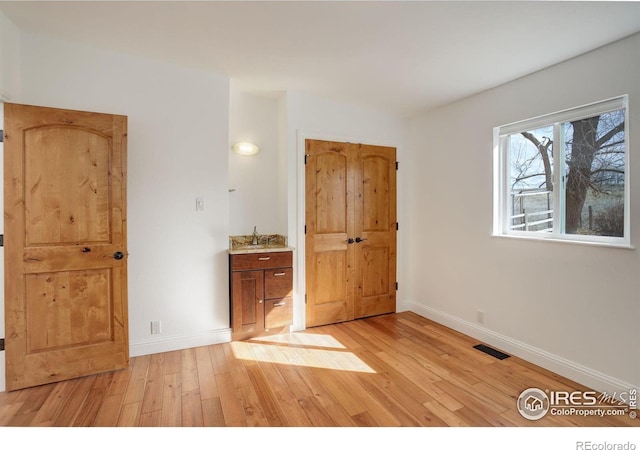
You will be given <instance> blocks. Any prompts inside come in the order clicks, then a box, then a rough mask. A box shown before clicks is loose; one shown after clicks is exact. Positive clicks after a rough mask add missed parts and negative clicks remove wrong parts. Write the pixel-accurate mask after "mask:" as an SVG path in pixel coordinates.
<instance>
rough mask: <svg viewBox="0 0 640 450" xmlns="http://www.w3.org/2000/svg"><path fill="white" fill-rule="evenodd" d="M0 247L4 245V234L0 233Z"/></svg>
mask: <svg viewBox="0 0 640 450" xmlns="http://www.w3.org/2000/svg"><path fill="white" fill-rule="evenodd" d="M0 247H4V234H0Z"/></svg>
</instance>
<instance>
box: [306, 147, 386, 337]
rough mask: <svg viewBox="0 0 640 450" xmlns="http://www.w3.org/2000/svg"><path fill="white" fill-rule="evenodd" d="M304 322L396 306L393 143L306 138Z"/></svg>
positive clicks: (318, 322) (319, 322)
mask: <svg viewBox="0 0 640 450" xmlns="http://www.w3.org/2000/svg"><path fill="white" fill-rule="evenodd" d="M305 167H306V168H305V183H306V193H305V201H306V239H305V254H306V260H305V265H306V325H307V326H308V327H313V326H317V325H324V324H328V323H336V322H342V321H345V320H352V319H354V318H358V317H365V316H371V315H376V314H382V313H386V312H393V311H395V279H396V274H395V271H396V262H395V259H396V248H395V247H396V234H395V233H396V200H395V196H396V185H395V179H396V176H395V149H394V148H391V147H378V146H371V145H361V144H351V143H343V142H329V141H321V140H307V141H306V166H305Z"/></svg>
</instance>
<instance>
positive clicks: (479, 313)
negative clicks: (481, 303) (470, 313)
mask: <svg viewBox="0 0 640 450" xmlns="http://www.w3.org/2000/svg"><path fill="white" fill-rule="evenodd" d="M476 318H477V320H478V323H484V311H481V310H478V311H477V312H476Z"/></svg>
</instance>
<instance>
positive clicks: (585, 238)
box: [493, 94, 632, 248]
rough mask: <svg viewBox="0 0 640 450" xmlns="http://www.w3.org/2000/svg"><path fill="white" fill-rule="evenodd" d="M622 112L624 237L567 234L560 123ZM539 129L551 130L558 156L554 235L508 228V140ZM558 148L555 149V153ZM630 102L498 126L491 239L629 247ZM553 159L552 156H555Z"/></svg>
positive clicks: (596, 104)
mask: <svg viewBox="0 0 640 450" xmlns="http://www.w3.org/2000/svg"><path fill="white" fill-rule="evenodd" d="M621 109H624V117H625V118H624V120H625V123H624V140H625V142H624V145H625V152H624V236H622V237H613V236H596V235H580V234H566V233H565V230H564V219H563V217H564V215H565V213H566V209H565V204H564V203H565V198H564V197H565V186H564V183H562V182H560V179H561V176H562V175H561V174H562V170H563V167H564V163H563V162H562V159H563V157H564V155H565V148H564V142H561V139H562V133H561V132H560V129H561V126H562V124H563V123H567V122H570V121H575V120H580V119H586V118H589V117H593V116H596V115H600V114H604V113H607V112H613V111H618V110H621ZM542 127H553V142H554V152H557V154H558V156H557V157H554V158H553V186H554V187H556V186H557V187H558V188H555V189H553V205H554V210H557V211H559V213H555V212H554V214H553V231H552V232H547V233H539V232H535V231H519V230H513V229H511V227H510V216H511V206H510V202H509V198H510V192H511V189H510V177H511V169H510V148H509V137H510V136H511V135H514V134H518V133H521V132H524V131H531V130H534V129H538V128H542ZM555 143H558V144H555ZM556 145H557V149H556ZM629 148H630V146H629V98H628V95H627V94H625V95H621V96H617V97H613V98H610V99H607V100H603V101H599V102H594V103H589V104H587V105H583V106H578V107H575V108H569V109H565V110H562V111H558V112H554V113H551V114H545V115H542V116H537V117H534V118H531V119H525V120H521V121H518V122H512V123H509V124H506V125H501V126H497V127H495V128H494V129H493V153H494V161H493V163H494V180H493V181H494V201H493V204H494V211H493V235H494V236H500V237H513V238H523V239H533V240H539V241H554V242H569V243H580V244H596V245H606V246H614V247H625V248H632V247H631V233H630V217H631V216H630V192H631V189H630V184H631V183H630V180H629V178H630V173H629V153H630V152H629ZM554 156H555V155H554Z"/></svg>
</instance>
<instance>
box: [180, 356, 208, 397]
mask: <svg viewBox="0 0 640 450" xmlns="http://www.w3.org/2000/svg"><path fill="white" fill-rule="evenodd" d="M205 348H206V347H205ZM180 357H181V379H182V392H189V391H197V390H199V389H200V383H199V381H198V362H197V359H196V351H195V349H193V348H188V349H185V350H182V351H181V352H180Z"/></svg>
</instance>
